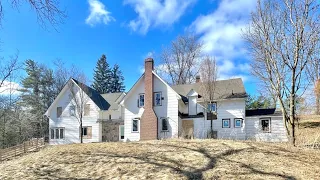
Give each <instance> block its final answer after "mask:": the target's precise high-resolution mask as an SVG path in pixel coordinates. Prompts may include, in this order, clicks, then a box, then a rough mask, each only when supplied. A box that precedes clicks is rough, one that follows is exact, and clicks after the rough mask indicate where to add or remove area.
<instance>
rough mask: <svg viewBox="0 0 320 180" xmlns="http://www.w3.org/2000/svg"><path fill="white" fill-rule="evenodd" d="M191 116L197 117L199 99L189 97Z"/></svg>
mask: <svg viewBox="0 0 320 180" xmlns="http://www.w3.org/2000/svg"><path fill="white" fill-rule="evenodd" d="M188 99H189V104H188V105H189V115H197V97H196V96H189V97H188Z"/></svg>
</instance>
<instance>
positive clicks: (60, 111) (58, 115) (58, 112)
mask: <svg viewBox="0 0 320 180" xmlns="http://www.w3.org/2000/svg"><path fill="white" fill-rule="evenodd" d="M61 115H62V107H57V118H59V117H61Z"/></svg>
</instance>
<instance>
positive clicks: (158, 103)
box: [154, 92, 162, 106]
mask: <svg viewBox="0 0 320 180" xmlns="http://www.w3.org/2000/svg"><path fill="white" fill-rule="evenodd" d="M161 105H162V102H161V92H155V93H154V106H161Z"/></svg>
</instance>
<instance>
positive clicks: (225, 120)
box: [222, 119, 231, 128]
mask: <svg viewBox="0 0 320 180" xmlns="http://www.w3.org/2000/svg"><path fill="white" fill-rule="evenodd" d="M224 121H229V126H228V127H226V126H224V123H223V122H224ZM230 123H231V121H230V119H222V128H230V127H231V125H230Z"/></svg>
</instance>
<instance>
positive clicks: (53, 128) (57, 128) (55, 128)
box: [50, 127, 66, 140]
mask: <svg viewBox="0 0 320 180" xmlns="http://www.w3.org/2000/svg"><path fill="white" fill-rule="evenodd" d="M61 129H62V130H63V138H61V137H60V131H61ZM52 130H53V138H52ZM56 130H58V135H59V138H56V135H57V134H56ZM65 137H66V131H65V128H64V127H52V128H50V139H51V140H64V139H65Z"/></svg>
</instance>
